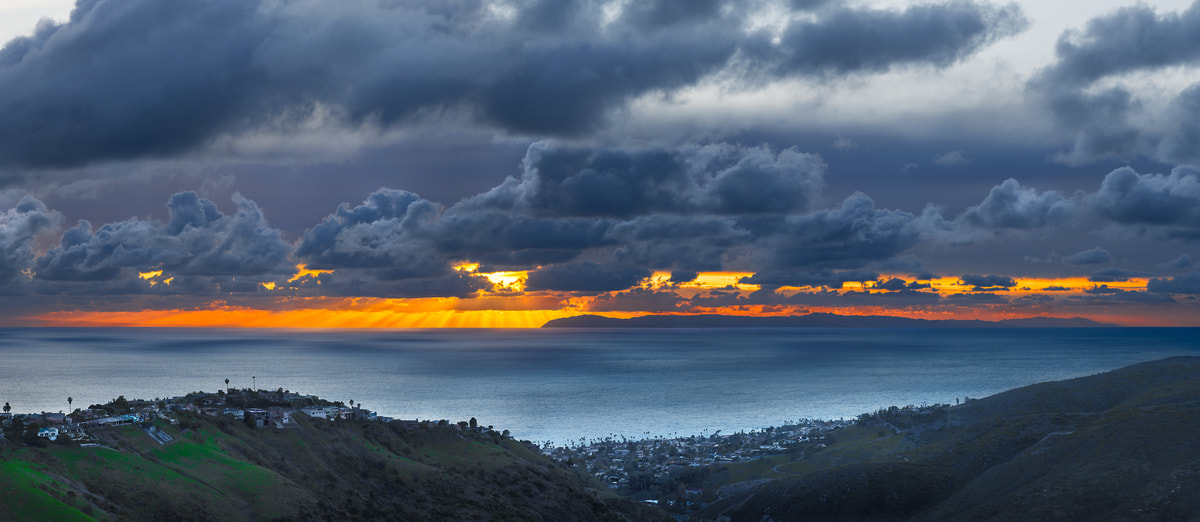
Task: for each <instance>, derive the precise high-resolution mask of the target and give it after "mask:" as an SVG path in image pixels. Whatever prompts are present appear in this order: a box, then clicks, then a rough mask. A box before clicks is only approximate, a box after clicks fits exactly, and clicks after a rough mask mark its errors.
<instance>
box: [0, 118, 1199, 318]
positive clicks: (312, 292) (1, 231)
mask: <svg viewBox="0 0 1200 522" xmlns="http://www.w3.org/2000/svg"><path fill="white" fill-rule="evenodd" d="M825 168H826V167H825V163H824V162H823V161H822V160H821V158H819V157H817V156H815V155H811V154H804V153H800V152H798V151H796V150H794V149H786V150H782V151H775V150H772V149H770V148H768V147H765V146H760V147H745V146H738V145H731V144H721V143H717V144H708V145H687V146H682V147H678V148H669V149H668V148H661V147H651V146H633V145H630V146H615V145H614V146H607V147H580V146H575V145H563V144H558V143H553V142H541V143H537V144H534V145H533V146H531V147H530V148H529V150H528V153H527V154H526V156H525V158H524V160H523V162H522V166H521V170H520V176H519V177H510V178H509V179H507V180H505V181H504V182H503V183H501V184H499V185H498V186H496V187H494V188H493V189H491V190H489V191H486V192H483V193H481V194H478V195H476V196H473V197H470V198H466V199H464V200H462V201H459V202H458V203H456V204H454V205H451V206H448V207H447V206H443V205H440V204H438V203H434V202H431V201H429V200H426V199H424V198H422V197H420V196H419V195H417V194H413V193H411V192H407V191H403V190H395V189H380V190H378V191H376V192H374V193H372V194H370V195H369V196H368V197H367V198H366V200H364V201H363V202H361V203H360V204H357V205H350V204H342V205H341V206H339V207H338V208H337V209H336V210H335V211H334V212H333V213H331V214H330V215H328V216H327V217H326V218H325V219H323V220H322V221H321V222H319V223H317V224H316V225H315V226H313V227H311V228H309V229H308V230H307V231H306V232H305V233H304V234H303V235H302V237H301V238H300V239H299V240H298V241H296V242H295V243H292V242H289V241H285V240H284V239H283V238H282V235H281V234H280V232H279V231H278V230H277V229H276V228H274V227H273V226H272V225H271V224H270V223H269V222H268V221H267V219H266V217H265V215H264V213H263V212H262V210H261V209H260V208H259V207H258V205H256V204H255V203H254V202H252V201H250V200H248V199H246V198H243V197H241V196H240V195H235V196H234V198H233V202H234V204H235V205H236V211H235V212H233V213H229V214H227V213H223V212H221V211H220V209H219V208H218V207H217V205H216V204H215V203H214V202H212V201H210V200H208V199H205V198H201V197H199V196H198V195H196V194H195V193H191V192H182V193H178V194H175V195H173V196H172V197H171V198H170V200H169V201H168V202H167V205H166V206H167V210H168V218H167V219H166V220H165V221H162V222H159V221H154V220H143V219H128V220H125V221H119V222H114V223H108V224H104V225H101V226H99V227H93V226H92V225H91V224H90V223H88V222H86V221H81V222H80V223H79V224H78V226H76V227H74V228H71V229H69V230H67V231H66V232H65V233H63V235H62V238H61V241H60V242H59V244H58V245H57V246H54V247H53V248H50V249H49V250H48V251H46V252H45V253H44V254H42V255H40V256H38V255H36V253H35V252H34V249H33V245H34V241H35V238H36V237H37V235H38V234H39V233H42V232H46V231H48V230H51V229H52V228H53V227H54V226H55V225H56V224H57V223H59V222H60V221H61V217H60V216H59V215H58V214H57V213H55V212H53V211H51V210H49V209H48V208H46V206H45V205H44V204H42V203H41V202H39V201H37V200H35V199H33V198H29V197H26V198H25V199H22V200H21V201H20V202H19V203H18V204H17V205H16V206H15V207H14V208H12V209H9V210H8V211H6V212H5V213H4V214H3V215H0V243H2V244H3V245H4V246H5V249H4V252H5V255H4V257H0V276H2V277H3V281H2V282H0V285H3V286H4V287H5V288H7V290H6V292H8V293H14V292H15V293H21V292H25V293H48V294H66V295H71V294H86V293H89V292H90V293H94V294H122V293H123V294H136V293H148V294H196V295H217V294H221V293H224V294H228V293H230V292H233V293H239V294H244V293H255V292H258V293H261V292H263V291H264V287H263V286H262V285H260V283H272V284H274V285H275V289H276V290H275V291H276V292H281V293H282V294H283V295H301V296H316V295H328V296H380V297H427V296H459V297H466V296H470V295H473V294H474V293H475V292H476V291H477V290H480V289H490V288H492V283H491V282H489V281H488V280H487V279H486V278H484V277H482V276H479V275H476V274H471V273H465V272H462V271H459V270H457V269H456V268H457V264H458V263H460V262H464V261H471V262H476V263H480V264H481V265H482V266H481V267H480V269H479V271H480V272H491V271H497V270H524V271H530V276H529V278H528V281H527V282H526V288H527V289H528V290H530V291H535V292H536V291H562V292H581V293H588V294H595V293H601V292H610V291H617V290H624V289H629V288H631V287H634V286H636V285H638V284H639V283H640V282H642V281H644V280H645V279H646V278H647V277H648V276H650V275H651V274H652V272H653V271H659V270H662V271H669V272H671V273H672V281H674V282H675V283H680V282H684V281H690V280H692V279H695V277H696V274H697V272H700V271H721V270H725V271H746V272H752V273H753V274H754V275H752V276H750V277H748V278H746V279H744V280H743V281H742V282H743V283H746V284H755V285H761V286H762V287H763V288H765V289H777V288H779V287H810V288H827V289H836V288H841V287H842V286H843V284H844V283H846V282H850V281H856V282H867V283H874V284H873V285H870V284H869V285H867V287H868V288H869V289H870V290H873V291H885V292H890V293H897V295H896V296H891V297H888V298H887V299H893V301H892V302H902V301H903V302H909V301H911V302H914V303H916V302H920V301H921V300H928V299H929V296H928V295H927V293H921V292H918V291H919V290H922V289H925V288H928V285H924V284H921V283H917V282H908V281H904V280H901V279H890V280H886V281H880V280H879V278H880V273H887V272H888V271H892V272H893V273H894V272H895V271H901V272H908V273H912V274H914V275H918V276H919V277H920V278H923V279H928V278H929V277H931V276H930V275H929V274H927V273H925V272H926V270H925V269H924V267H923V264H922V262H921V260H920V259H916V258H914V257H913V255H912V251H913V250H914V249H916V248H917V247H918V246H919V245H924V246H926V247H939V248H945V249H955V248H960V249H961V248H970V245H971V244H973V242H988V241H1004V240H1005V238H1006V236H1005V235H1004V234H1005V233H1019V234H1035V233H1038V232H1040V231H1043V230H1047V229H1056V230H1057V229H1058V227H1060V226H1064V225H1066V226H1070V227H1073V229H1078V230H1079V231H1087V230H1094V231H1104V232H1105V233H1110V232H1111V231H1112V230H1125V231H1128V233H1132V234H1137V235H1141V236H1145V237H1147V238H1150V239H1151V240H1167V241H1177V242H1183V243H1185V244H1186V243H1190V242H1191V241H1193V240H1195V239H1197V238H1200V213H1198V212H1200V211H1198V210H1197V209H1200V170H1197V169H1195V168H1191V167H1179V168H1176V169H1174V170H1173V171H1172V172H1171V173H1169V174H1140V173H1138V172H1136V171H1134V170H1133V169H1130V168H1121V169H1116V170H1114V171H1112V172H1110V173H1109V174H1108V175H1107V176H1105V178H1104V180H1103V181H1102V182H1101V183H1100V185H1099V187H1098V188H1097V189H1096V190H1095V191H1094V192H1090V193H1088V192H1082V191H1080V192H1077V193H1075V194H1072V195H1070V196H1067V195H1064V194H1061V193H1058V192H1055V191H1046V192H1039V191H1037V190H1035V189H1032V188H1027V187H1024V186H1022V185H1021V184H1020V183H1018V182H1017V181H1015V180H1008V181H1005V182H1004V183H1002V184H1001V185H999V186H996V187H994V188H993V189H992V190H991V191H990V192H989V193H988V194H987V195H986V196H985V197H984V198H983V200H982V201H981V203H980V204H978V205H975V206H972V207H969V208H967V209H966V210H965V211H964V212H963V213H962V214H960V215H959V216H957V217H955V218H953V219H947V218H945V217H943V216H942V214H941V211H939V210H937V209H936V208H933V207H929V208H927V209H926V210H925V211H924V212H922V213H920V214H913V213H909V212H904V211H899V210H892V209H882V208H878V207H877V206H876V205H875V203H874V201H872V200H871V198H869V197H868V196H866V195H864V194H860V193H856V194H852V195H850V196H849V197H847V198H846V199H844V200H843V201H841V202H839V203H834V204H828V203H825V202H824V198H823V196H822V194H821V187H822V185H823V174H824V171H825ZM1115 257H1116V256H1114V254H1113V253H1112V252H1111V251H1109V250H1108V249H1106V248H1098V247H1096V248H1091V249H1086V250H1080V251H1078V252H1076V253H1075V254H1072V255H1068V256H1066V257H1064V258H1061V259H1062V260H1063V261H1064V264H1065V265H1066V266H1083V267H1087V266H1091V265H1097V264H1104V263H1110V262H1112V261H1113V260H1114V259H1115ZM1122 258H1124V256H1122ZM1187 260H1190V257H1180V258H1179V260H1178V261H1176V262H1174V263H1173V264H1172V266H1174V267H1176V269H1183V268H1187V267H1188V266H1189V265H1188V264H1187V263H1185V262H1183V261H1187ZM1154 262H1155V263H1159V262H1160V261H1159V260H1155V261H1154ZM300 263H303V264H306V265H308V267H309V268H311V269H322V270H334V273H333V274H324V275H320V276H317V277H306V278H300V279H297V280H291V279H292V277H291V276H292V275H294V274H295V273H296V270H295V268H294V267H295V265H296V264H300ZM1151 266H1156V265H1151ZM897 267H904V268H897ZM155 270H163V271H164V272H166V274H164V276H163V278H165V277H174V278H175V279H174V280H173V281H172V282H171V284H170V285H169V286H168V285H166V284H165V283H162V284H158V282H156V281H150V280H145V279H143V278H141V277H139V276H138V273H139V272H150V271H155ZM1151 275H1153V274H1150V273H1148V272H1141V271H1134V270H1126V269H1123V268H1109V269H1107V270H1101V271H1097V272H1093V273H1092V275H1091V278H1092V280H1093V281H1097V282H1112V281H1125V280H1128V279H1130V278H1134V277H1139V278H1140V277H1148V276H1151ZM1181 277H1182V278H1183V279H1179V278H1177V279H1171V280H1165V279H1164V280H1161V282H1160V283H1156V285H1158V287H1159V288H1165V289H1170V288H1183V289H1186V288H1188V287H1187V286H1186V284H1187V283H1188V281H1190V279H1187V277H1190V276H1181ZM159 282H160V281H159ZM961 282H962V283H961V284H962V285H964V286H969V287H973V289H974V290H977V291H998V290H1004V289H1009V288H1013V287H1015V286H1016V281H1015V280H1014V279H1013V278H1012V277H1011V276H1010V275H972V274H966V275H963V276H962V277H961ZM152 283H153V284H152ZM1178 284H1184V285H1185V286H1178ZM1162 292H1168V293H1169V291H1168V290H1163V291H1161V292H1160V293H1162ZM869 293H870V292H868V294H869ZM1110 294H1111V295H1117V294H1115V293H1111V292H1110ZM902 296H907V299H909V301H904V299H901V297H902ZM1126 297H1129V296H1126ZM797 299H807V301H804V302H789V303H780V302H779V301H778V299H775V300H772V301H771V302H773V303H775V304H792V305H814V306H815V305H817V304H819V303H818V301H817V300H815V299H816V298H814V297H812V296H808V297H802V298H797ZM863 299H870V300H873V299H877V298H876V297H869V296H863ZM956 299H958V298H956ZM961 299H965V300H972V299H974V300H976V301H979V300H983V301H987V300H989V299H990V300H991V301H988V302H995V299H994V298H993V297H986V296H975V297H963V298H961ZM655 303H657V304H655V305H654V306H667V305H665V304H664V302H663V301H661V300H659V301H655ZM765 303H766V301H763V303H761V304H765ZM742 304H754V303H749V302H745V303H742ZM647 306H650V305H647ZM695 306H704V305H701V304H696V305H695Z"/></svg>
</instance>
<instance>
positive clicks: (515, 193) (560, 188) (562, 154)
mask: <svg viewBox="0 0 1200 522" xmlns="http://www.w3.org/2000/svg"><path fill="white" fill-rule="evenodd" d="M824 171H825V164H824V162H823V161H821V159H820V157H818V156H816V155H813V154H804V153H800V152H798V151H796V150H795V149H785V150H783V151H780V152H778V153H776V152H773V151H771V150H770V149H768V148H766V147H755V148H748V147H736V146H731V145H724V144H717V145H708V146H691V147H683V148H679V149H662V148H632V147H631V148H621V147H591V148H575V147H569V146H561V145H557V144H553V143H545V142H542V143H535V144H533V145H531V146H530V147H529V151H528V153H527V154H526V156H525V159H524V161H523V168H522V175H521V178H520V179H519V180H517V179H509V180H508V181H506V182H505V183H503V184H501V185H500V186H498V187H496V188H494V189H492V190H491V191H488V192H487V193H485V194H482V195H480V196H476V197H474V198H469V199H467V200H465V201H464V202H463V203H461V204H460V205H458V207H460V208H462V209H472V208H492V209H502V210H512V209H517V210H523V211H525V212H527V213H529V214H531V215H535V216H580V217H596V216H606V217H630V216H637V215H645V214H650V213H686V214H696V213H712V214H746V213H751V214H764V213H785V212H791V211H803V210H807V209H808V208H809V207H810V206H811V204H812V202H813V200H814V199H815V198H816V197H817V194H818V192H819V190H820V187H821V183H822V175H823V173H824Z"/></svg>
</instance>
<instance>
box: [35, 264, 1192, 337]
mask: <svg viewBox="0 0 1200 522" xmlns="http://www.w3.org/2000/svg"><path fill="white" fill-rule="evenodd" d="M456 269H458V270H460V271H463V272H468V273H473V274H477V275H480V276H483V277H486V278H488V280H489V281H492V282H493V284H494V285H495V288H493V289H491V290H488V291H480V292H477V293H476V295H475V296H474V297H471V298H453V297H431V298H413V299H387V298H364V297H357V298H355V297H261V298H257V299H261V300H254V301H241V302H240V305H239V306H232V305H229V304H227V303H224V302H215V303H211V304H210V305H209V306H208V307H207V308H205V309H199V310H183V309H167V310H162V309H159V310H135V311H82V310H81V311H56V312H50V313H44V314H41V315H36V316H33V317H28V318H26V319H29V320H31V321H33V322H35V323H37V324H42V325H45V326H191V327H196V326H216V327H279V328H535V327H539V326H541V325H542V324H544V323H545V322H547V321H549V320H551V319H556V318H560V317H569V316H574V315H579V314H585V313H592V314H598V315H606V316H610V317H622V318H625V317H635V316H640V315H647V314H648V312H644V311H642V312H639V311H632V310H627V311H621V310H619V308H618V309H617V310H614V309H613V307H611V306H609V307H604V306H598V305H597V303H604V302H607V303H610V304H611V303H612V302H613V301H614V299H613V298H615V297H618V296H617V294H618V292H610V293H608V294H601V295H599V296H578V295H574V294H570V293H564V292H534V293H525V292H524V282H525V280H526V278H527V277H528V274H527V273H526V272H492V273H481V272H479V271H478V270H479V265H478V264H475V263H463V264H460V265H458V266H457V267H456ZM297 270H298V273H297V275H296V276H295V277H294V278H293V279H292V280H293V281H295V280H297V279H299V278H303V277H317V276H320V275H321V274H327V273H330V271H328V270H308V269H307V268H306V267H304V266H303V265H299V266H297ZM751 275H752V274H749V273H739V272H709V273H701V274H700V275H699V277H697V278H696V279H695V280H694V281H691V282H688V283H683V284H674V283H671V282H670V274H669V273H664V272H660V273H655V274H654V275H653V276H652V277H651V278H650V279H648V280H647V281H645V282H644V283H643V285H642V290H643V291H651V292H652V293H651V294H649V295H654V294H663V293H673V294H675V295H676V296H678V297H679V299H680V300H679V301H678V302H680V303H682V304H684V305H685V306H687V305H688V301H687V300H688V299H690V298H692V297H695V296H701V295H705V294H707V293H708V292H712V291H715V290H722V291H725V292H729V291H732V292H735V293H737V294H739V295H741V296H742V297H746V296H749V295H750V294H751V293H752V292H754V291H756V290H758V289H759V286H757V285H745V284H741V283H740V282H739V281H740V280H741V279H742V278H744V277H748V276H751ZM139 276H140V277H142V278H143V279H146V280H148V281H151V282H155V281H157V282H163V283H165V284H169V282H170V281H171V279H170V278H169V277H164V276H165V274H164V273H163V272H161V271H153V272H145V273H140V274H139ZM890 278H891V276H884V277H881V278H880V280H881V281H884V280H887V279H890ZM901 279H903V277H901ZM922 283H928V284H929V285H930V288H928V289H922V290H919V291H920V292H922V293H929V294H935V293H936V294H938V295H941V296H944V297H948V296H955V295H960V294H977V293H978V292H975V291H974V289H973V288H972V287H970V286H968V285H965V284H962V281H960V280H959V279H958V278H953V277H946V278H938V279H933V280H928V281H922ZM1015 283H1016V285H1015V286H1013V287H1011V288H1008V289H1007V290H1006V291H999V292H995V293H996V295H999V296H1005V297H1008V298H1013V297H1022V296H1032V295H1035V294H1036V295H1041V296H1042V297H1041V298H1038V299H1028V300H1023V301H1021V300H1017V301H1011V302H1010V300H1009V299H1005V300H996V301H991V302H989V301H986V300H985V301H980V302H976V301H964V300H954V299H945V300H941V301H938V300H934V301H932V302H928V301H927V302H916V301H910V302H909V303H910V304H902V303H903V302H902V301H897V304H888V303H887V302H886V301H885V300H883V299H880V300H871V301H864V300H863V299H862V298H861V296H862V295H863V294H885V293H888V291H886V290H883V289H880V288H876V283H872V282H866V283H858V282H849V283H846V284H844V285H843V287H842V288H780V289H779V292H780V294H782V295H783V296H784V297H785V298H792V297H796V296H797V294H815V295H814V299H812V300H811V302H812V303H814V304H813V305H800V304H787V303H786V301H781V302H783V304H741V303H738V302H736V301H734V302H732V304H731V305H729V306H714V307H703V306H690V307H688V308H686V309H680V310H673V311H671V312H669V313H670V314H672V315H693V314H724V315H743V316H783V315H800V314H805V313H810V312H824V313H834V314H839V315H890V316H899V317H909V318H914V319H980V320H988V321H995V320H1000V319H1010V318H1023V317H1072V316H1080V317H1089V318H1092V319H1095V320H1098V321H1104V322H1114V323H1119V324H1128V325H1183V324H1188V325H1191V324H1193V323H1195V322H1196V320H1195V319H1189V318H1188V317H1187V314H1188V313H1191V312H1194V310H1192V309H1188V310H1180V311H1178V312H1179V313H1175V315H1171V314H1172V313H1174V312H1176V310H1174V309H1172V310H1169V311H1167V310H1159V309H1153V308H1146V307H1143V308H1137V307H1136V306H1132V305H1131V306H1129V307H1122V308H1121V309H1119V310H1114V309H1109V308H1107V307H1094V306H1093V307H1088V306H1086V303H1085V302H1083V301H1080V300H1078V299H1075V300H1074V301H1073V300H1072V298H1077V297H1079V296H1083V295H1085V293H1086V292H1088V291H1089V290H1092V289H1094V288H1095V287H1096V286H1097V283H1094V282H1091V281H1088V280H1087V279H1085V278H1022V279H1016V280H1015ZM260 284H261V285H262V286H263V287H264V288H266V289H267V290H276V289H277V288H278V287H277V285H276V284H275V283H273V282H264V283H260ZM1106 284H1107V285H1108V288H1110V289H1113V290H1123V291H1143V290H1144V289H1145V285H1146V280H1145V279H1134V280H1130V281H1125V282H1118V283H1106ZM626 294H627V297H631V298H636V297H638V295H643V296H644V295H647V294H645V293H643V294H631V293H629V292H626ZM851 294H853V295H851ZM840 296H847V297H854V299H851V300H849V301H847V304H846V305H845V306H839V305H838V301H837V299H838V298H839V297H840ZM855 296H858V297H855ZM1059 296H1063V297H1066V298H1067V299H1058V297H1059ZM1051 298H1053V299H1051ZM805 301H810V300H807V299H806V300H801V301H796V302H805ZM247 302H250V303H254V304H250V305H247V304H246V303H247ZM666 302H668V303H669V302H670V300H669V299H668V300H667V301H666ZM726 302H729V301H726ZM851 303H854V304H851ZM864 303H865V305H864ZM876 303H877V304H876ZM594 306H595V307H596V308H597V310H593V307H594ZM1180 314H1183V315H1180Z"/></svg>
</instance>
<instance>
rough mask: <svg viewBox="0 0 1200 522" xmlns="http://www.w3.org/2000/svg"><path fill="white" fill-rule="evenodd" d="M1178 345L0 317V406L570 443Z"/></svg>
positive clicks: (843, 332) (1015, 382)
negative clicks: (210, 408) (249, 410)
mask: <svg viewBox="0 0 1200 522" xmlns="http://www.w3.org/2000/svg"><path fill="white" fill-rule="evenodd" d="M1174 355H1200V330H1196V329H1140V328H1122V329H1022V330H1012V329H1005V330H998V329H997V330H975V329H969V330H968V329H963V330H942V329H938V330H921V329H903V330H875V329H862V330H849V329H728V330H725V329H718V330H708V329H705V330H611V329H604V330H562V329H554V330H482V331H481V330H385V331H378V330H373V331H362V330H355V331H344V330H321V331H310V330H246V329H238V330H213V329H195V330H193V329H22V328H11V329H0V402H9V403H11V404H12V407H13V411H14V412H39V411H60V410H66V409H67V397H68V396H71V397H74V400H75V401H74V406H75V407H86V406H88V405H90V404H95V403H103V402H107V401H109V400H110V399H113V398H116V397H117V396H118V395H124V396H125V397H127V398H130V399H133V398H145V399H153V398H159V397H169V396H175V395H182V394H185V393H188V392H192V391H209V392H212V391H216V390H217V389H219V388H223V387H224V386H225V379H229V380H230V385H231V386H233V387H250V386H251V383H252V382H253V383H254V384H255V385H257V387H258V388H263V389H276V388H284V389H287V390H291V391H295V392H300V393H304V394H315V395H318V396H320V397H322V398H327V399H330V400H343V401H348V400H354V401H355V403H362V404H363V405H364V406H365V407H367V408H369V409H372V410H375V411H378V412H379V413H380V414H381V415H386V416H392V417H397V418H403V419H415V418H419V419H450V420H452V421H458V420H466V419H468V418H470V417H476V418H478V419H479V422H480V423H481V424H483V425H493V426H495V428H496V429H497V430H502V429H508V430H510V431H511V432H512V433H513V435H514V436H516V437H518V438H523V439H529V440H533V441H538V442H541V441H547V440H549V441H553V442H555V443H559V444H563V443H566V442H567V441H572V440H573V441H578V440H579V439H580V438H581V437H582V438H587V439H590V438H596V437H605V436H609V435H616V436H621V435H624V436H628V437H631V438H641V437H647V436H657V435H662V436H675V435H680V436H686V435H692V434H702V433H710V434H711V433H712V432H713V431H716V430H724V431H726V432H729V431H736V430H743V429H753V428H762V427H767V426H776V425H780V424H782V423H784V422H786V421H791V420H796V419H800V418H806V417H807V418H825V419H831V418H839V417H852V416H855V415H857V414H859V413H862V412H866V411H874V410H875V409H878V408H880V407H885V406H890V405H900V406H903V405H906V404H922V403H927V404H933V403H938V402H943V403H945V402H948V403H953V402H954V400H955V398H956V397H965V396H969V397H982V396H986V395H990V394H993V393H997V392H1000V391H1004V390H1007V389H1010V388H1014V387H1018V386H1024V385H1027V384H1033V383H1036V382H1042V381H1048V380H1057V379H1066V378H1071V377H1079V376H1084V375H1090V374H1094V373H1099V372H1104V371H1108V370H1113V369H1116V368H1119V367H1121V366H1125V365H1129V364H1133V363H1137V362H1142V361H1149V360H1153V359H1160V358H1163V357H1169V356H1174Z"/></svg>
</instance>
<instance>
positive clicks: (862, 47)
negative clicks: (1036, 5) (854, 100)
mask: <svg viewBox="0 0 1200 522" xmlns="http://www.w3.org/2000/svg"><path fill="white" fill-rule="evenodd" d="M1027 25H1028V22H1027V21H1026V20H1025V17H1024V15H1023V14H1022V13H1021V10H1020V8H1018V7H1017V6H1016V5H1014V4H1009V5H1006V6H1004V7H994V6H990V5H986V4H979V3H975V2H962V1H960V2H949V3H944V4H923V5H915V6H911V7H909V8H907V9H904V10H902V11H901V10H874V9H870V10H868V9H851V8H842V9H831V10H826V11H822V16H820V17H818V19H817V20H816V21H812V20H809V19H805V18H801V19H798V20H795V21H793V22H792V23H791V24H789V25H788V27H787V28H786V29H785V30H784V33H783V35H782V42H781V43H780V45H779V46H778V47H772V48H770V52H772V53H777V54H778V55H779V56H778V58H776V60H777V63H775V64H773V66H774V68H775V70H776V72H777V73H785V74H787V73H790V74H803V75H817V76H822V75H824V76H837V75H843V74H847V73H855V72H886V71H888V70H890V69H891V68H892V67H895V66H899V65H907V64H915V63H920V64H929V65H933V66H935V67H949V66H950V65H953V64H955V63H957V62H959V61H961V60H962V59H964V58H966V57H967V56H970V55H971V54H973V53H975V52H976V51H978V50H979V49H982V48H983V47H985V46H987V45H988V44H990V43H992V42H994V41H995V40H997V39H1000V38H1004V37H1007V36H1011V35H1014V34H1017V33H1019V32H1021V31H1022V30H1024V29H1025V27H1026V26H1027ZM773 61H775V60H773Z"/></svg>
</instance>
